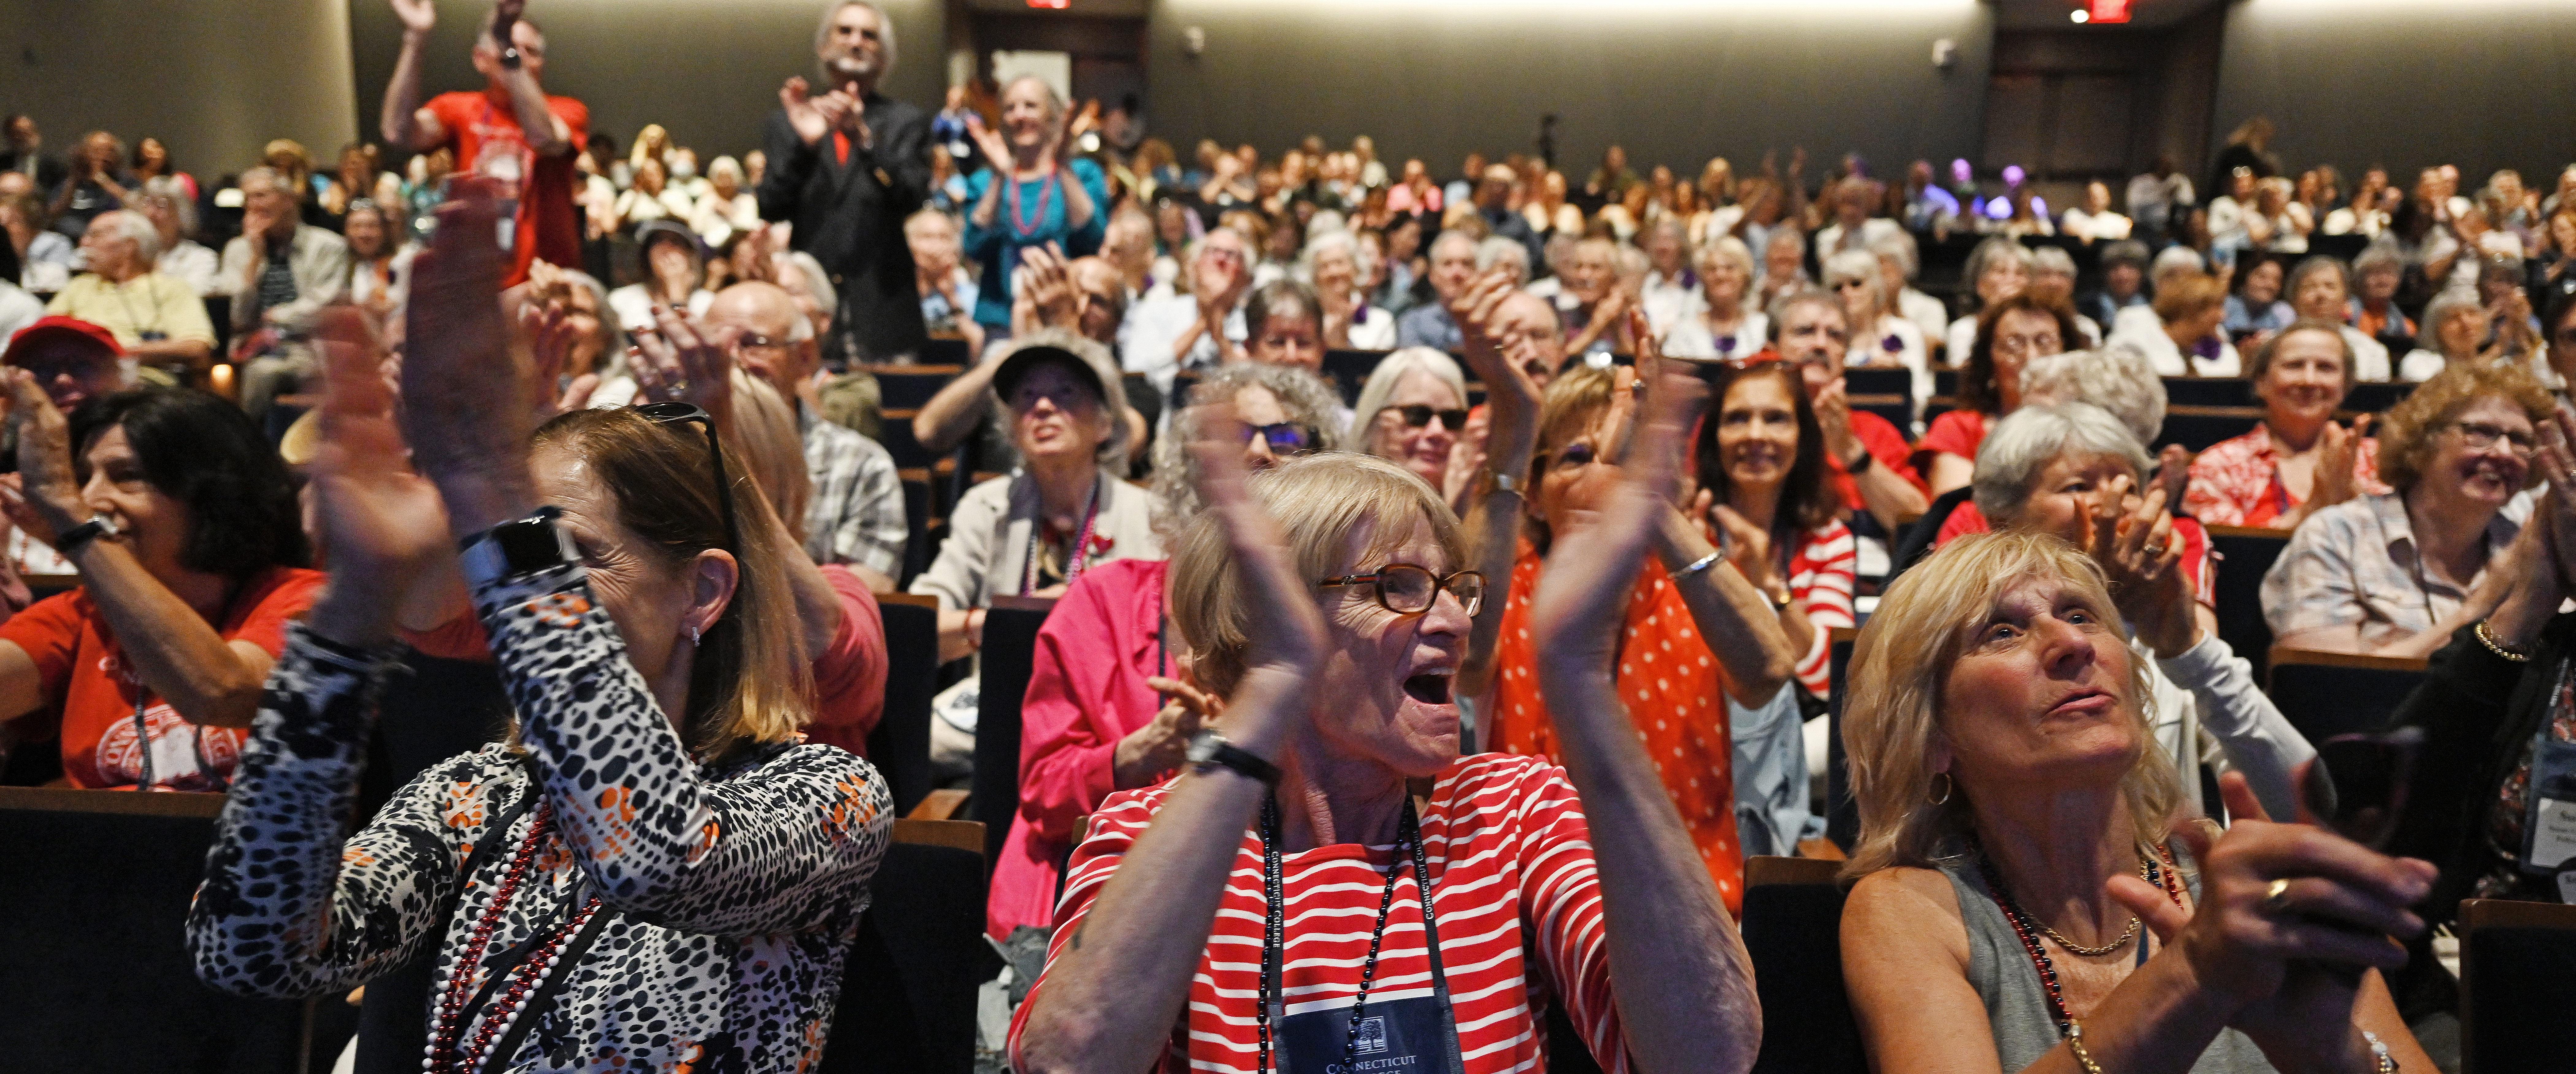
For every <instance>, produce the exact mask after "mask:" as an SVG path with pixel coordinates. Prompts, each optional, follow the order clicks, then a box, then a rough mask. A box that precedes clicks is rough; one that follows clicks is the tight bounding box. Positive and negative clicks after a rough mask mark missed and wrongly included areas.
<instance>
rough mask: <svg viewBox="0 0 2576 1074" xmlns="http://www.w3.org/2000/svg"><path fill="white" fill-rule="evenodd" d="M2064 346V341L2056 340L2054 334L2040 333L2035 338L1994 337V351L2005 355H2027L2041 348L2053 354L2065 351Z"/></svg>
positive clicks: (2055, 334)
mask: <svg viewBox="0 0 2576 1074" xmlns="http://www.w3.org/2000/svg"><path fill="white" fill-rule="evenodd" d="M2065 346H2066V341H2065V340H2063V339H2060V338H2058V335H2057V333H2055V332H2042V333H2040V334H2038V335H2035V336H1996V337H1995V349H1996V350H1999V351H2002V352H2004V353H2005V354H2027V353H2030V352H2032V351H2036V350H2039V349H2041V348H2046V349H2047V350H2048V351H2049V353H2051V354H2054V353H2056V352H2058V351H2060V350H2063V349H2065Z"/></svg>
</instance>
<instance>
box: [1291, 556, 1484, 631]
mask: <svg viewBox="0 0 2576 1074" xmlns="http://www.w3.org/2000/svg"><path fill="white" fill-rule="evenodd" d="M1316 584H1318V585H1323V586H1350V585H1369V586H1375V587H1377V602H1378V604H1379V605H1380V606H1382V607H1384V608H1385V609H1386V610H1388V611H1390V612H1394V613H1395V614H1397V615H1421V614H1422V613H1424V612H1427V611H1430V610H1431V603H1432V602H1433V601H1436V600H1438V599H1440V591H1441V590H1444V589H1445V590H1448V591H1449V592H1450V594H1451V595H1453V596H1455V597H1457V598H1458V603H1459V604H1460V605H1461V606H1463V607H1465V608H1466V609H1467V614H1468V616H1469V617H1471V618H1472V617H1473V616H1474V615H1475V614H1476V610H1477V609H1479V608H1482V607H1484V605H1485V576H1484V575H1483V574H1480V573H1478V572H1476V571H1459V572H1457V573H1455V574H1451V575H1449V576H1447V577H1442V576H1440V575H1436V574H1433V573H1431V570H1430V568H1428V567H1417V566H1414V565H1413V564H1410V563H1389V564H1387V565H1386V566H1383V567H1380V568H1378V569H1377V572H1376V573H1374V574H1345V575H1343V576H1341V577H1339V578H1326V579H1324V580H1323V581H1321V582H1318V583H1316Z"/></svg>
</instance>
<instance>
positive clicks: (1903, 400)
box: [1843, 369, 1914, 443]
mask: <svg viewBox="0 0 2576 1074" xmlns="http://www.w3.org/2000/svg"><path fill="white" fill-rule="evenodd" d="M1843 390H1844V391H1846V392H1848V393H1850V394H1849V396H1848V398H1849V400H1850V402H1851V408H1852V409H1854V410H1866V411H1868V412H1870V413H1872V414H1876V415H1878V416H1879V417H1882V418H1885V419H1887V422H1888V424H1890V425H1894V426H1896V431H1898V432H1900V433H1903V434H1905V439H1906V440H1907V441H1908V442H1909V443H1910V442H1912V441H1913V439H1914V372H1913V371H1912V370H1908V369H1845V370H1843Z"/></svg>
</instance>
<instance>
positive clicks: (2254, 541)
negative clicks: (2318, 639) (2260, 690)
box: [2208, 526, 2290, 682]
mask: <svg viewBox="0 0 2576 1074" xmlns="http://www.w3.org/2000/svg"><path fill="white" fill-rule="evenodd" d="M2208 529H2209V548H2210V551H2212V552H2214V553H2217V560H2218V562H2217V564H2216V567H2217V570H2218V574H2217V576H2216V577H2215V578H2213V579H2211V583H2212V586H2213V588H2215V589H2216V590H2217V598H2218V608H2217V611H2218V640H2220V641H2223V642H2226V643H2227V647H2228V648H2230V649H2234V650H2236V655H2238V656H2241V657H2244V658H2245V659H2246V660H2248V661H2251V662H2252V663H2253V665H2254V681H2255V682H2262V681H2263V674H2264V671H2265V670H2266V669H2267V668H2269V667H2270V666H2271V659H2272V628H2271V626H2270V625H2269V624H2267V623H2265V622H2264V621H2263V574H2264V572H2266V571H2269V570H2271V569H2272V561H2274V560H2276V559H2279V558H2281V549H2282V547H2283V546H2285V545H2287V544H2289V543H2290V533H2289V531H2287V530H2267V529H2257V528H2252V527H2247V526H2211V527H2209V528H2208Z"/></svg>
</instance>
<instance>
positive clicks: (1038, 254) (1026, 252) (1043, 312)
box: [1012, 243, 1081, 328]
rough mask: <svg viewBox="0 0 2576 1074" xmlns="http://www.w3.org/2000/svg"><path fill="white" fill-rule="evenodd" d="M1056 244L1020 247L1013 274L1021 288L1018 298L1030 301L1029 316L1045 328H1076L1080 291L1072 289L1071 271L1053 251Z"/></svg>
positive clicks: (1079, 311)
mask: <svg viewBox="0 0 2576 1074" xmlns="http://www.w3.org/2000/svg"><path fill="white" fill-rule="evenodd" d="M1054 246H1055V244H1053V243H1048V244H1047V245H1045V246H1029V247H1024V248H1022V249H1021V250H1020V264H1019V267H1018V268H1016V269H1014V270H1012V275H1013V276H1014V277H1015V278H1016V282H1017V283H1018V284H1019V288H1020V301H1022V302H1026V303H1028V304H1029V310H1030V314H1031V316H1033V317H1035V318H1036V319H1037V322H1038V324H1039V325H1041V326H1043V327H1047V328H1078V327H1079V325H1077V324H1075V321H1076V319H1077V318H1078V317H1079V316H1080V315H1081V309H1080V302H1079V301H1078V300H1079V299H1080V298H1081V294H1080V293H1079V292H1077V291H1075V290H1074V287H1073V275H1072V274H1071V273H1069V272H1067V271H1065V262H1064V258H1063V257H1062V256H1060V255H1059V254H1057V253H1056V251H1055V248H1054Z"/></svg>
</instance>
